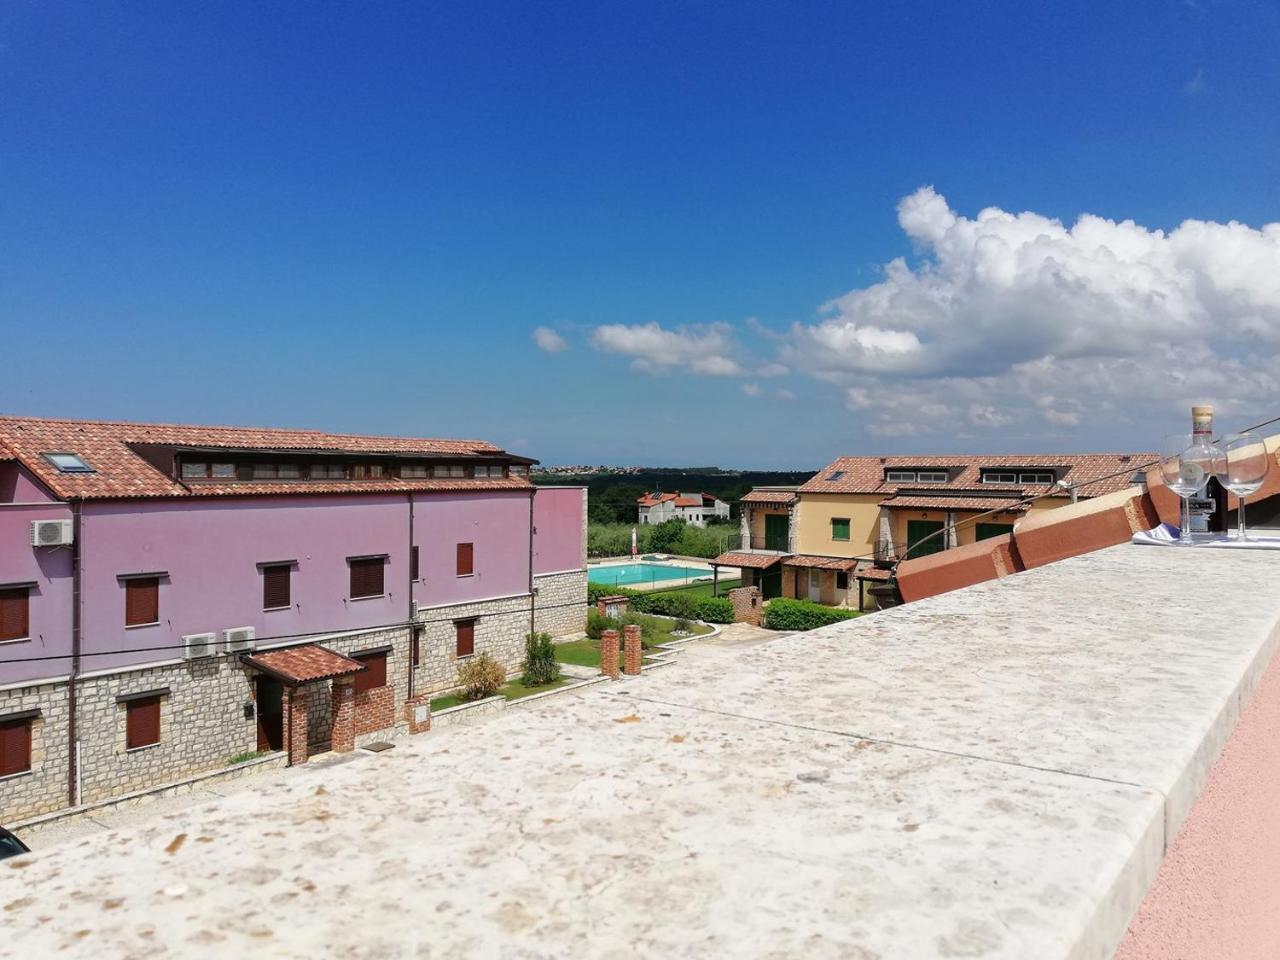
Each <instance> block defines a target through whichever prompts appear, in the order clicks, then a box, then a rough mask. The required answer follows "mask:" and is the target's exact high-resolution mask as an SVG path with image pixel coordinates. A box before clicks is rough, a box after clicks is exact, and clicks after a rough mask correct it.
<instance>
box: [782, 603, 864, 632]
mask: <svg viewBox="0 0 1280 960" xmlns="http://www.w3.org/2000/svg"><path fill="white" fill-rule="evenodd" d="M860 616H862V614H860V613H859V612H858V611H857V610H842V609H840V608H839V607H824V606H823V605H822V604H820V603H814V602H813V601H812V600H792V599H790V598H788V597H778V598H776V599H774V600H770V601H769V605H768V606H767V607H765V609H764V625H765V626H766V627H768V628H769V629H770V630H815V629H817V628H818V627H825V626H826V625H827V624H829V623H839V622H840V621H841V620H852V619H854V618H855V617H860Z"/></svg>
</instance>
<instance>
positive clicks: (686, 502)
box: [636, 491, 729, 527]
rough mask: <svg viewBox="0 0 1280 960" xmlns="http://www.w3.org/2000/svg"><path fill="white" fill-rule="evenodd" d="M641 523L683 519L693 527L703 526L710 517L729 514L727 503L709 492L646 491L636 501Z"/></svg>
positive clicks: (726, 516)
mask: <svg viewBox="0 0 1280 960" xmlns="http://www.w3.org/2000/svg"><path fill="white" fill-rule="evenodd" d="M636 503H638V504H639V506H640V522H641V523H662V522H663V521H664V520H683V521H684V522H685V523H689V524H692V525H693V526H695V527H705V526H706V525H707V520H708V518H710V517H725V518H726V519H727V518H728V516H729V505H728V504H727V503H725V502H724V501H723V500H721V499H720V498H719V497H715V496H712V495H711V494H709V493H680V492H679V491H676V492H675V493H646V494H645V495H644V496H643V497H641V498H640V499H639V500H637V501H636Z"/></svg>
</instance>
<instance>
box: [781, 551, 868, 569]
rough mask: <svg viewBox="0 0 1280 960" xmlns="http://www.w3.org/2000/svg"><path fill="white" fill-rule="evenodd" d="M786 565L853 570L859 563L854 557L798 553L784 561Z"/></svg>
mask: <svg viewBox="0 0 1280 960" xmlns="http://www.w3.org/2000/svg"><path fill="white" fill-rule="evenodd" d="M782 565H783V566H784V567H807V568H809V569H811V570H846V571H847V570H852V569H853V568H854V567H856V566H857V565H858V561H857V560H855V559H853V558H844V557H815V556H811V555H809V554H804V553H800V554H796V555H795V556H792V557H787V559H785V560H783V561H782Z"/></svg>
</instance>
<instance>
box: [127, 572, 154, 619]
mask: <svg viewBox="0 0 1280 960" xmlns="http://www.w3.org/2000/svg"><path fill="white" fill-rule="evenodd" d="M159 619H160V578H159V577H140V578H138V579H137V580H126V581H125V582H124V625H125V626H126V627H136V626H141V625H143V624H147V623H155V622H157V621H158V620H159Z"/></svg>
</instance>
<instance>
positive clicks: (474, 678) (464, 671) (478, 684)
mask: <svg viewBox="0 0 1280 960" xmlns="http://www.w3.org/2000/svg"><path fill="white" fill-rule="evenodd" d="M506 682H507V673H506V671H505V670H503V669H502V665H501V664H499V663H498V661H497V660H495V659H493V657H491V656H489V654H487V653H481V654H478V655H476V656H474V657H472V658H470V659H469V660H466V661H465V662H463V664H462V666H460V667H458V685H459V686H460V687H462V696H463V697H464V698H465V699H467V700H483V699H484V698H485V697H492V696H493V695H494V694H495V693H497V692H498V691H499V690H501V689H502V685H503V684H504V683H506Z"/></svg>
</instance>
